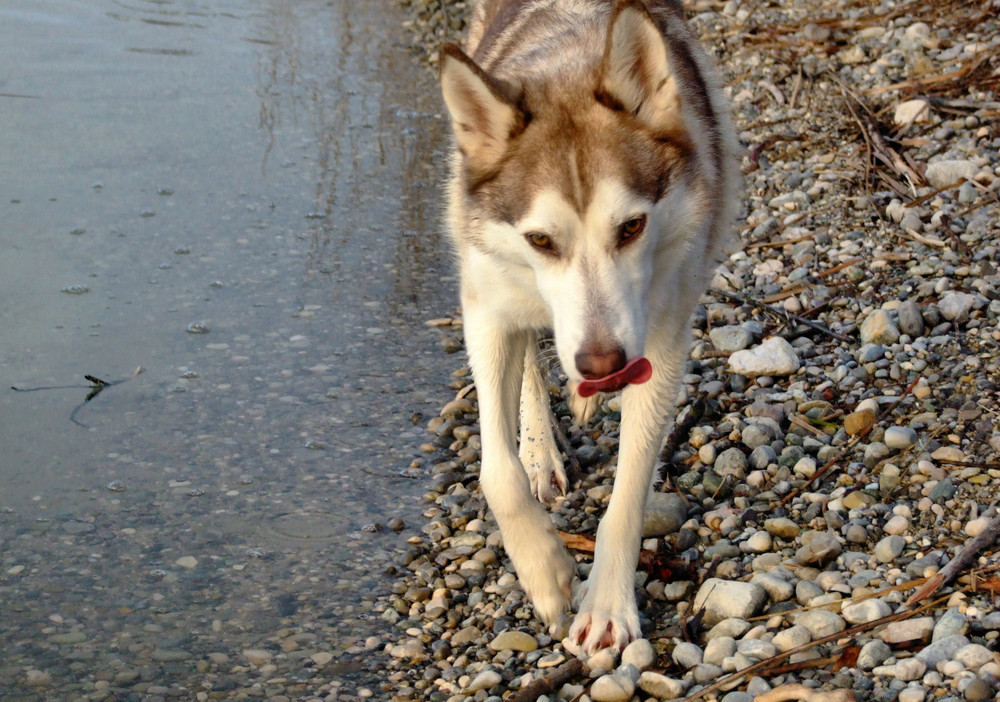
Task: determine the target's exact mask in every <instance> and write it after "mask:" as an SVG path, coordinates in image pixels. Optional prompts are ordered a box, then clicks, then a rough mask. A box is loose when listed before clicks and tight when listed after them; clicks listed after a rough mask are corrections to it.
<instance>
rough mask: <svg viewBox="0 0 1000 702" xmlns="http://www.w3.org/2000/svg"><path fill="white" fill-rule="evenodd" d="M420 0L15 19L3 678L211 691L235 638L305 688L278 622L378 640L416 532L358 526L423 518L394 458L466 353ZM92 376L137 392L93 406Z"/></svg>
mask: <svg viewBox="0 0 1000 702" xmlns="http://www.w3.org/2000/svg"><path fill="white" fill-rule="evenodd" d="M383 5H385V6H383ZM402 19H403V18H402V17H401V16H400V15H399V12H398V11H397V10H396V9H395V8H393V7H391V5H389V3H376V2H371V3H369V2H350V1H348V0H334V1H332V2H319V1H312V0H273V1H271V2H267V1H265V0H254V1H250V0H245V1H242V0H241V1H240V2H236V1H234V0H216V1H214V2H207V1H204V0H189V1H183V0H154V1H149V0H129V1H119V2H114V1H110V0H108V1H100V0H92V1H90V2H73V1H71V0H8V1H7V2H5V3H4V4H3V6H2V7H0V329H2V332H0V380H2V386H3V389H2V390H0V447H2V457H0V610H2V612H3V614H2V616H0V697H2V698H4V699H8V698H10V699H22V698H23V699H62V698H65V699H70V698H73V697H74V696H76V695H82V694H87V695H91V696H92V697H93V698H94V699H100V698H102V695H104V696H105V697H108V698H121V699H127V698H130V696H132V697H134V698H136V699H144V698H145V696H146V695H147V694H150V693H149V689H150V688H151V689H152V690H153V693H157V694H167V693H163V692H162V691H160V690H159V689H158V688H157V686H162V687H165V688H168V689H171V690H173V693H171V694H180V691H181V690H187V691H190V690H193V689H205V688H207V689H211V686H212V685H213V684H217V683H216V682H213V680H215V678H213V677H212V676H213V675H216V676H222V677H225V676H226V675H227V674H229V673H228V671H227V667H226V666H227V664H218V663H217V661H215V660H214V659H213V661H212V662H211V664H210V666H209V665H208V664H206V663H204V661H205V656H206V655H207V654H208V653H211V652H218V653H221V654H224V655H229V656H230V657H231V661H232V663H230V664H228V665H229V667H230V668H232V666H234V665H235V664H236V663H237V662H238V663H240V664H242V665H243V666H245V665H246V661H245V660H241V659H240V655H241V651H242V650H243V649H244V648H248V647H253V648H262V649H264V650H269V651H271V652H272V653H273V654H274V655H275V664H276V665H277V666H278V669H277V671H266V674H265V675H264V676H263V677H262V679H263V678H266V677H268V675H270V676H271V677H273V676H275V675H279V676H280V675H286V676H288V675H290V673H289V672H288V671H287V670H285V669H284V668H283V667H282V666H292V667H295V666H298V667H297V668H295V670H297V671H298V672H297V673H296V674H298V675H300V676H304V677H305V678H306V679H307V680H308V679H309V676H314V677H315V676H316V675H320V674H321V673H323V671H322V670H321V669H320V670H317V668H316V666H312V665H311V664H310V663H309V661H308V659H305V661H304V662H303V661H299V660H296V656H295V655H292V654H289V653H288V652H286V651H284V650H283V649H282V648H281V647H280V645H279V644H280V640H281V637H282V636H283V635H284V636H287V635H288V634H287V633H286V632H285V631H283V630H287V629H289V628H291V629H292V630H294V631H298V630H299V629H298V628H297V627H302V626H307V627H308V624H306V623H311V625H312V626H313V627H314V628H313V630H314V631H315V632H317V635H316V637H315V638H316V642H315V645H312V644H311V645H312V648H311V649H309V650H324V651H329V652H332V653H334V654H335V658H334V661H333V663H332V665H334V666H336V665H338V664H339V663H340V662H342V661H347V660H349V659H350V658H351V655H353V654H356V651H354V652H353V654H352V652H351V649H352V647H354V646H356V645H357V644H358V643H359V642H360V641H363V640H364V639H365V638H366V637H367V636H370V635H372V634H379V633H380V632H381V631H382V626H381V623H380V622H379V620H378V619H377V617H375V616H373V615H370V614H367V613H366V611H365V610H366V607H367V602H368V600H366V599H365V598H367V597H370V596H371V594H372V592H374V591H375V590H376V589H377V588H378V587H380V586H381V585H384V580H385V576H384V575H382V571H383V570H384V569H385V566H386V564H387V563H389V562H390V561H391V558H392V555H391V554H392V552H393V551H395V550H398V549H399V548H400V547H401V544H402V542H403V539H404V538H405V537H406V536H407V535H412V533H413V530H412V529H411V530H407V531H406V532H404V534H403V535H402V536H396V535H395V534H392V533H391V532H389V533H385V532H383V533H368V532H366V531H363V530H362V527H363V526H365V525H366V524H369V523H371V522H381V523H385V522H386V521H387V520H388V519H390V518H392V517H394V516H402V517H403V518H404V519H405V520H407V521H408V522H410V523H415V521H414V520H413V519H412V517H413V515H414V514H415V513H416V511H417V510H418V505H417V496H418V495H419V494H421V493H422V492H423V488H424V484H423V483H422V482H421V481H420V480H413V479H407V478H404V477H401V476H400V472H401V471H402V470H404V469H406V468H407V466H408V465H409V463H410V461H411V460H412V459H413V458H414V456H415V447H416V446H417V444H418V443H420V442H421V441H422V440H423V432H422V426H423V421H419V423H418V424H414V421H418V420H419V417H420V415H430V414H433V413H435V411H436V409H437V407H438V406H439V405H440V404H441V403H442V402H443V401H445V400H447V399H449V397H448V391H447V390H446V389H445V388H444V387H443V383H444V382H445V380H446V379H447V376H448V374H449V372H450V371H451V370H452V369H453V368H454V367H455V366H456V363H455V361H454V359H450V358H448V357H447V356H445V355H444V354H443V353H442V352H441V350H440V334H439V332H436V331H434V330H431V329H429V328H428V327H426V326H425V325H424V322H425V321H426V320H427V319H429V318H432V317H437V316H442V315H444V314H448V313H449V312H450V311H451V309H452V308H453V306H454V300H455V294H454V282H453V280H452V278H451V275H452V270H451V263H450V259H449V256H448V254H447V251H446V246H445V243H444V241H443V240H442V237H441V235H440V234H439V233H438V226H437V224H438V216H437V215H438V202H439V200H438V196H437V192H436V183H437V182H438V181H439V180H440V175H441V172H440V167H439V164H440V163H441V160H442V159H441V155H440V150H441V148H442V146H443V132H444V129H443V122H442V120H441V117H440V114H439V112H440V109H441V108H440V104H439V99H438V94H437V87H436V85H435V84H434V81H433V76H432V75H431V74H430V72H429V71H427V70H426V69H423V68H420V67H419V66H418V65H417V62H416V61H415V60H414V59H413V58H412V57H411V56H410V55H409V54H408V52H407V50H406V48H405V46H404V44H405V41H406V39H405V37H404V36H403V35H402V30H401V28H400V22H401V20H402ZM195 332H203V333H195ZM140 367H141V368H142V369H143V370H142V372H141V373H139V374H138V375H135V372H136V370H137V369H138V368H140ZM84 375H93V376H95V377H99V378H101V379H103V380H105V381H109V382H110V383H114V382H115V381H124V382H121V383H119V384H111V385H109V386H108V387H106V388H105V389H104V390H103V391H102V392H100V393H99V394H98V395H97V396H96V397H94V398H93V399H92V400H91V401H90V402H84V398H86V397H87V395H88V393H89V392H90V386H91V383H90V382H88V381H85V380H84V379H83V376H84ZM12 385H13V386H17V387H18V388H22V389H31V388H40V387H53V386H73V387H55V389H45V390H36V391H33V392H16V391H14V390H9V389H8V386H12ZM411 419H412V420H414V421H411ZM188 557H189V558H188ZM178 559H183V560H182V561H181V564H178ZM190 559H193V560H194V561H195V565H194V566H193V567H192V566H191V560H190ZM316 622H320V624H317V623H316ZM158 651H159V652H161V653H160V654H157V652H158ZM163 651H167V652H168V653H169V655H168V654H166V653H162V652H163ZM170 652H173V653H170ZM184 654H187V657H185V655H184ZM286 654H287V655H286ZM286 659H288V660H286ZM289 661H290V662H289ZM206 666H207V667H208V670H207V672H206V670H205V668H206ZM354 669H355V666H352V665H346V664H345V665H344V666H343V670H345V671H346V670H354ZM119 670H125V671H127V672H128V673H129V674H128V675H120V674H119V673H118V672H117V671H119ZM331 670H332V669H331ZM29 671H33V672H31V674H30V675H29ZM303 671H304V672H303ZM132 672H135V673H136V676H135V677H134V678H130V674H131V673H132ZM252 672H253V671H251V672H250V673H246V675H250V677H251V680H250V681H249V682H253V680H252V675H251V673H252ZM39 674H40V676H39ZM242 674H243V673H241V675H242ZM326 674H327V675H328V677H330V679H334V678H336V675H332V674H330V670H327V671H326ZM46 675H47V676H48V680H47V681H46V677H45V676H46ZM206 676H207V677H206ZM206 680H207V683H206ZM244 682H247V681H245V680H242V679H241V680H240V685H243V684H244ZM249 682H247V684H249ZM199 685H201V687H198V686H199ZM168 696H169V695H168Z"/></svg>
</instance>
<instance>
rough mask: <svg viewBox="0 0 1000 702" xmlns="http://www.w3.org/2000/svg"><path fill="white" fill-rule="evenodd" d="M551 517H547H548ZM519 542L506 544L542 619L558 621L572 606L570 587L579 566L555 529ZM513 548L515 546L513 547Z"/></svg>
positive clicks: (519, 577) (527, 592)
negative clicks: (575, 563) (570, 604)
mask: <svg viewBox="0 0 1000 702" xmlns="http://www.w3.org/2000/svg"><path fill="white" fill-rule="evenodd" d="M546 519H547V518H546ZM518 542H519V543H516V544H515V543H505V544H504V547H505V548H506V549H507V553H508V554H509V555H510V556H511V560H513V561H514V569H515V570H516V571H517V577H518V580H519V581H520V583H521V587H523V588H524V591H525V593H526V594H527V595H528V597H529V599H531V603H532V604H533V605H534V606H535V613H536V614H537V615H538V618H539V619H541V620H542V621H543V622H544V623H546V624H550V625H551V624H555V623H556V622H558V621H559V617H560V616H561V615H562V613H563V612H565V611H566V610H567V609H568V608H569V600H570V586H571V584H572V582H573V574H574V573H575V571H576V567H575V565H574V563H573V559H572V558H570V555H569V554H568V553H567V552H566V549H565V548H564V547H563V545H562V541H561V540H560V539H559V537H558V536H556V534H555V529H550V530H548V531H545V532H542V533H538V532H536V533H534V534H531V535H530V538H529V536H528V535H525V536H524V538H523V539H518ZM512 547H513V548H512Z"/></svg>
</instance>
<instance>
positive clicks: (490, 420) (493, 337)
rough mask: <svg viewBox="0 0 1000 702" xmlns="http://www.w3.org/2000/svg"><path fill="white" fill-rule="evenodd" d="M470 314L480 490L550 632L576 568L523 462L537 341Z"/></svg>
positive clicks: (468, 304) (472, 307)
mask: <svg viewBox="0 0 1000 702" xmlns="http://www.w3.org/2000/svg"><path fill="white" fill-rule="evenodd" d="M463 312H464V316H465V342H466V348H467V349H468V352H469V362H470V364H471V365H472V374H473V377H474V378H475V381H476V394H477V396H478V398H479V421H480V426H481V436H482V441H483V449H482V462H481V467H480V473H479V483H480V485H481V486H482V488H483V493H484V494H485V495H486V501H487V502H488V503H489V506H490V509H491V510H492V511H493V515H494V516H495V517H496V520H497V524H499V525H500V532H501V533H502V535H503V543H504V548H505V549H506V550H507V554H508V555H509V556H510V558H511V560H512V561H513V562H514V568H515V570H517V575H518V578H519V579H520V581H521V585H522V587H524V590H525V592H526V593H527V594H528V597H530V598H531V601H532V603H533V604H534V606H535V611H536V612H537V614H538V616H539V617H540V618H541V619H542V621H544V622H546V623H549V624H551V623H554V622H555V621H556V620H558V618H559V616H560V615H561V614H562V613H563V611H565V609H566V608H567V607H568V605H569V594H570V582H571V581H572V579H573V571H574V568H573V561H572V559H571V558H570V557H569V554H567V553H566V549H565V548H564V547H563V545H562V542H561V541H560V540H559V537H558V535H557V534H556V531H555V527H553V525H552V522H551V520H550V519H549V516H548V515H547V514H546V513H545V510H544V509H543V508H542V505H541V504H540V503H539V502H538V501H537V500H535V498H534V496H533V495H532V492H531V487H530V485H529V483H528V476H527V474H526V473H525V471H524V469H523V468H522V466H521V462H520V460H519V459H518V455H517V419H518V404H519V395H520V389H521V378H522V372H523V369H524V359H525V349H526V348H527V345H528V341H529V338H530V337H531V335H530V334H529V333H527V332H525V331H524V330H520V329H512V328H510V327H507V326H505V325H504V324H503V323H502V322H501V321H500V320H497V319H496V318H495V317H494V316H493V315H492V314H490V312H489V310H484V309H481V308H480V307H479V306H478V305H476V304H475V303H474V301H473V300H471V299H469V298H468V297H466V298H465V300H464V302H463Z"/></svg>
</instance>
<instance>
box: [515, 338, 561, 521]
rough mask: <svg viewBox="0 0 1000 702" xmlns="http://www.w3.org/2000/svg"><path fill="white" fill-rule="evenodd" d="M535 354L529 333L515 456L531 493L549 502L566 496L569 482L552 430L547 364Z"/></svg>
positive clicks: (535, 347) (536, 339)
mask: <svg viewBox="0 0 1000 702" xmlns="http://www.w3.org/2000/svg"><path fill="white" fill-rule="evenodd" d="M538 353H539V351H538V336H537V334H535V333H534V332H531V333H530V334H529V336H528V341H527V349H526V350H525V353H524V380H523V381H522V383H521V443H520V446H519V448H518V456H520V458H521V463H522V464H523V465H524V469H525V471H527V473H528V480H529V482H530V483H531V491H532V493H534V495H535V497H537V498H538V500H539V501H540V502H548V501H549V500H551V499H552V498H553V497H555V496H556V495H557V494H559V495H565V494H566V488H567V487H568V486H569V481H568V480H567V478H566V469H565V468H564V467H563V461H562V454H560V453H559V447H558V446H557V445H556V440H555V436H554V435H553V433H552V421H553V417H552V408H551V407H550V406H549V390H548V387H547V382H546V381H547V374H548V364H545V363H543V362H541V361H540V360H539V358H538Z"/></svg>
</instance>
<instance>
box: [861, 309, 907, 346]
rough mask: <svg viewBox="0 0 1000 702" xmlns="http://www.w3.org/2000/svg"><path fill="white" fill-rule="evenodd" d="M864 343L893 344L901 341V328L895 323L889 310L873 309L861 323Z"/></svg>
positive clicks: (862, 341)
mask: <svg viewBox="0 0 1000 702" xmlns="http://www.w3.org/2000/svg"><path fill="white" fill-rule="evenodd" d="M860 333H861V343H862V344H882V345H884V346H891V345H892V344H895V343H896V342H897V341H899V329H897V328H896V325H895V324H893V322H892V318H891V317H890V316H889V313H888V311H886V310H883V309H878V310H875V311H873V312H872V313H871V314H869V315H868V316H867V317H865V321H864V322H862V323H861V330H860Z"/></svg>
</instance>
